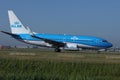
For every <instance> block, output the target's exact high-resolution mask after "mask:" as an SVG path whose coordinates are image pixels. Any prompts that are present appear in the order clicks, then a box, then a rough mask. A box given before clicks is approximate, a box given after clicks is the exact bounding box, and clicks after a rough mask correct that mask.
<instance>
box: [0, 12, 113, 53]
mask: <svg viewBox="0 0 120 80" xmlns="http://www.w3.org/2000/svg"><path fill="white" fill-rule="evenodd" d="M8 17H9V22H10V29H11V32H6V31H1V32H3V33H5V34H8V35H10V36H12V37H13V38H15V39H17V40H19V41H21V42H24V43H27V44H32V45H38V46H42V47H49V48H54V50H55V52H61V50H80V49H95V50H101V49H107V48H110V47H112V46H113V45H112V43H110V42H108V41H107V40H105V39H103V38H99V37H93V36H80V35H67V34H43V33H41V34H39V33H36V32H33V31H32V30H31V29H30V28H29V27H27V26H24V25H23V24H22V22H21V21H20V20H19V19H18V17H17V16H16V15H15V13H14V12H13V11H12V10H8Z"/></svg>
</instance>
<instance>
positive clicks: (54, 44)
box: [31, 35, 65, 47]
mask: <svg viewBox="0 0 120 80" xmlns="http://www.w3.org/2000/svg"><path fill="white" fill-rule="evenodd" d="M31 36H32V37H34V38H37V39H41V40H43V41H45V42H46V43H49V44H52V45H53V47H64V46H65V43H62V42H58V41H55V40H51V39H46V38H41V37H39V36H36V35H31Z"/></svg>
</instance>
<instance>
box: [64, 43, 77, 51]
mask: <svg viewBox="0 0 120 80" xmlns="http://www.w3.org/2000/svg"><path fill="white" fill-rule="evenodd" d="M64 49H65V50H79V48H78V45H77V44H76V43H66V46H65V47H64Z"/></svg>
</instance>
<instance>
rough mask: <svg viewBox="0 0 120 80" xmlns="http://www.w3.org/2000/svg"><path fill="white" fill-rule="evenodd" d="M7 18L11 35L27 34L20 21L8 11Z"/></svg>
mask: <svg viewBox="0 0 120 80" xmlns="http://www.w3.org/2000/svg"><path fill="white" fill-rule="evenodd" d="M8 16H9V22H10V28H11V32H12V33H14V34H24V33H29V32H28V30H27V29H26V27H24V25H23V24H22V23H21V21H20V20H19V19H18V17H17V16H16V15H15V13H14V12H13V11H12V10H8Z"/></svg>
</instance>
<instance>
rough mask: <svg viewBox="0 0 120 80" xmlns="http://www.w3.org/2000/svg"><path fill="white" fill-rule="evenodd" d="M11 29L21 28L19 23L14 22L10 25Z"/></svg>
mask: <svg viewBox="0 0 120 80" xmlns="http://www.w3.org/2000/svg"><path fill="white" fill-rule="evenodd" d="M11 27H13V28H21V27H22V25H21V24H20V22H17V21H16V22H14V23H13V24H12V25H11Z"/></svg>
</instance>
